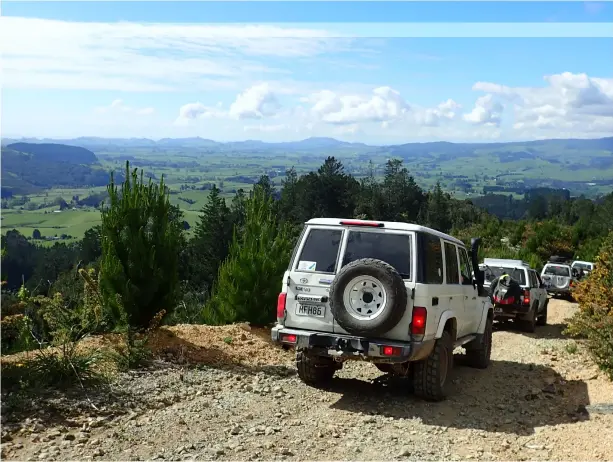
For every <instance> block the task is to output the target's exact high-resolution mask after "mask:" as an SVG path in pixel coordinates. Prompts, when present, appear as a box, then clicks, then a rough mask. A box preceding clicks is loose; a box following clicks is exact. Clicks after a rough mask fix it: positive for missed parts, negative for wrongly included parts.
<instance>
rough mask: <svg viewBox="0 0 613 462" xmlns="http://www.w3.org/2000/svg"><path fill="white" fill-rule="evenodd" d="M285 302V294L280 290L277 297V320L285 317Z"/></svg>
mask: <svg viewBox="0 0 613 462" xmlns="http://www.w3.org/2000/svg"><path fill="white" fill-rule="evenodd" d="M286 302H287V294H286V293H285V292H281V293H280V294H279V298H278V299H277V321H279V322H280V321H281V320H282V319H283V318H284V317H285V304H286Z"/></svg>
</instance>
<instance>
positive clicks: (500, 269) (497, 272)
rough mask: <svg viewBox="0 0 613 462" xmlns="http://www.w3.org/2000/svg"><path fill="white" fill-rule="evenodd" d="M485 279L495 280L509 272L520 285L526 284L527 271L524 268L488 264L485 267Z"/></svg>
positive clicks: (488, 280)
mask: <svg viewBox="0 0 613 462" xmlns="http://www.w3.org/2000/svg"><path fill="white" fill-rule="evenodd" d="M484 271H485V280H486V281H487V282H490V283H491V282H493V281H494V280H495V279H496V278H498V277H500V276H502V275H503V274H508V275H509V276H511V277H512V278H513V279H515V280H516V281H517V282H519V284H520V285H522V286H525V285H527V284H526V272H525V271H524V270H523V269H519V268H508V267H505V266H494V267H492V266H486V267H485V269H484Z"/></svg>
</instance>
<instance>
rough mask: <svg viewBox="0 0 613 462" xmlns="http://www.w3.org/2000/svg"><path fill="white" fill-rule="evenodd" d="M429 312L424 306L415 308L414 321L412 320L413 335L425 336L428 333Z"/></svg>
mask: <svg viewBox="0 0 613 462" xmlns="http://www.w3.org/2000/svg"><path fill="white" fill-rule="evenodd" d="M427 319H428V311H427V310H426V309H425V308H424V307H423V306H415V307H413V319H411V333H412V334H414V335H424V334H425V333H426V321H427Z"/></svg>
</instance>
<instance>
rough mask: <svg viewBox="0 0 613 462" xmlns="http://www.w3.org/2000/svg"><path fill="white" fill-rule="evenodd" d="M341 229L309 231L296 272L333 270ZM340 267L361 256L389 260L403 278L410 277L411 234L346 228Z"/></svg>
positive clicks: (332, 271) (327, 271)
mask: <svg viewBox="0 0 613 462" xmlns="http://www.w3.org/2000/svg"><path fill="white" fill-rule="evenodd" d="M342 232H343V230H342V229H319V228H313V229H311V230H309V232H308V234H307V237H306V240H305V242H304V246H303V248H302V252H301V253H300V256H299V258H298V261H297V263H296V269H297V270H298V271H314V272H319V273H334V271H335V270H336V262H337V258H338V254H339V248H340V243H341V239H342ZM348 232H349V236H348V238H347V248H346V249H345V255H344V258H343V266H345V265H347V264H348V263H351V262H352V261H355V260H359V259H361V258H376V259H377V260H383V261H384V262H386V263H389V264H390V265H392V266H393V267H394V268H396V271H398V272H399V273H400V275H401V276H402V277H403V278H404V279H410V277H411V236H410V235H407V234H391V233H380V232H379V233H376V232H375V233H373V232H364V231H348Z"/></svg>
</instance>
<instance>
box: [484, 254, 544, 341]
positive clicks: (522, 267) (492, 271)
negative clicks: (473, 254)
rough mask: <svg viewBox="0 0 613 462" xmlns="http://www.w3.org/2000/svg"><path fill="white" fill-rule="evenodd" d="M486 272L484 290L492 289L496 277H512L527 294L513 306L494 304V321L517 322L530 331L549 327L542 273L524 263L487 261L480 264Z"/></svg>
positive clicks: (492, 259)
mask: <svg viewBox="0 0 613 462" xmlns="http://www.w3.org/2000/svg"><path fill="white" fill-rule="evenodd" d="M479 266H480V268H481V269H482V270H483V272H484V273H485V281H484V283H483V285H484V287H486V288H489V287H490V285H491V283H492V282H493V281H494V280H496V278H498V277H500V276H502V275H503V274H508V275H509V276H511V277H512V278H513V279H515V280H516V281H517V282H518V283H519V285H520V287H521V289H522V291H523V294H522V296H521V297H520V299H519V300H514V301H513V303H510V304H494V320H502V319H514V320H516V321H518V322H519V324H520V326H521V327H522V328H523V330H525V331H526V332H534V330H535V326H537V325H538V326H544V325H546V324H547V306H548V304H549V298H548V297H547V290H546V289H545V285H544V284H543V282H542V281H541V277H540V276H539V275H538V273H537V272H536V271H535V270H533V269H532V268H530V265H528V263H526V262H524V261H522V260H508V259H502V258H485V259H484V260H483V263H482V264H481V265H479Z"/></svg>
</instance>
